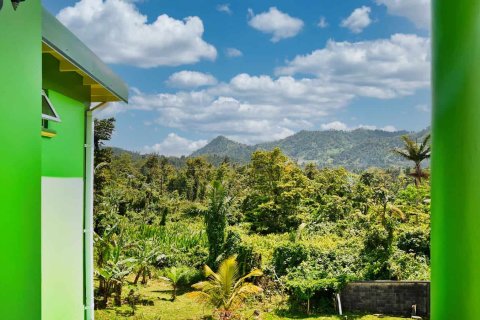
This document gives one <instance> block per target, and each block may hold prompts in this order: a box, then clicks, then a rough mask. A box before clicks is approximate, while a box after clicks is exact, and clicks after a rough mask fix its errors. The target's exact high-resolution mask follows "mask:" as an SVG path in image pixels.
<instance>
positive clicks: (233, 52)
mask: <svg viewBox="0 0 480 320" xmlns="http://www.w3.org/2000/svg"><path fill="white" fill-rule="evenodd" d="M225 54H226V55H227V57H230V58H237V57H241V56H243V52H242V51H240V50H238V49H236V48H227V50H225Z"/></svg>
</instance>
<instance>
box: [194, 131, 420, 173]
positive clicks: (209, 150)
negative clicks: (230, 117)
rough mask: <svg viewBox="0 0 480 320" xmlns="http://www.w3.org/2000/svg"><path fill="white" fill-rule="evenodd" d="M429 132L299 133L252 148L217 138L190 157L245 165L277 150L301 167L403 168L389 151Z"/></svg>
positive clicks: (405, 163) (402, 161)
mask: <svg viewBox="0 0 480 320" xmlns="http://www.w3.org/2000/svg"><path fill="white" fill-rule="evenodd" d="M428 131H429V130H428V128H427V129H425V130H422V131H420V132H417V133H415V132H413V133H411V132H407V131H395V132H389V131H384V130H379V129H377V130H369V129H367V128H358V129H355V130H352V131H336V130H327V131H308V130H302V131H299V132H297V133H295V134H293V135H291V136H289V137H286V138H284V139H281V140H276V141H272V142H265V143H259V144H256V145H253V146H250V145H246V144H243V143H240V142H236V141H234V140H231V139H229V138H227V137H225V136H223V135H219V136H217V137H216V138H214V139H213V140H212V141H210V142H209V143H208V144H207V145H206V146H204V147H203V148H200V149H198V150H197V151H195V152H194V153H192V154H191V156H192V157H197V156H206V157H207V158H215V159H217V160H218V159H224V158H229V159H230V160H231V161H233V162H239V163H247V162H248V161H249V160H250V158H251V154H252V152H254V151H256V150H271V149H273V148H275V147H279V148H280V149H281V150H282V151H283V152H284V153H285V154H286V155H288V156H289V157H290V158H292V159H294V160H296V161H297V162H299V163H300V164H302V163H307V162H315V163H317V164H318V165H319V166H344V167H347V168H350V169H364V168H368V167H384V168H385V167H394V166H406V165H408V163H407V162H406V161H405V160H403V159H401V158H400V157H398V156H396V155H395V154H394V153H393V152H391V150H392V149H393V148H395V147H400V146H401V145H402V141H401V139H400V137H401V136H402V135H404V134H412V135H413V136H414V137H417V136H423V135H424V134H425V133H426V132H428Z"/></svg>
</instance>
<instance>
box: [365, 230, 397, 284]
mask: <svg viewBox="0 0 480 320" xmlns="http://www.w3.org/2000/svg"><path fill="white" fill-rule="evenodd" d="M392 238H393V236H392V233H391V231H389V230H386V229H385V228H383V227H381V226H377V225H373V226H371V228H370V230H368V231H367V234H366V236H365V240H364V248H363V250H362V252H361V256H362V257H363V265H364V277H365V279H366V280H387V279H390V277H391V275H390V270H389V266H388V259H389V258H390V255H391V253H392Z"/></svg>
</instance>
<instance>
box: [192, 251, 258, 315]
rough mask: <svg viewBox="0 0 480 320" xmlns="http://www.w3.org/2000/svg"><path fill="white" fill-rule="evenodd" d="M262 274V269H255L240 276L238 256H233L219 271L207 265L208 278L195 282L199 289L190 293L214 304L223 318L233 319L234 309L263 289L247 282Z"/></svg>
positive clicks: (204, 301) (195, 287) (224, 262)
mask: <svg viewBox="0 0 480 320" xmlns="http://www.w3.org/2000/svg"><path fill="white" fill-rule="evenodd" d="M262 274H263V273H262V271H261V270H259V269H253V270H252V271H250V273H248V274H247V275H245V276H243V277H240V275H239V269H238V264H237V257H236V256H232V257H230V258H228V259H226V260H224V261H222V263H221V264H220V266H219V267H218V272H217V273H215V272H213V271H212V269H210V267H208V266H207V265H205V276H206V277H207V278H208V280H207V281H202V282H199V283H196V284H194V285H193V286H192V287H193V288H194V289H197V290H199V291H195V292H191V293H189V294H188V295H189V296H190V297H192V298H194V299H196V300H197V301H199V302H203V303H209V304H211V305H213V306H214V307H215V308H216V309H217V311H218V313H219V316H220V319H221V320H227V319H231V318H232V316H233V311H234V310H235V309H236V308H238V307H239V306H240V305H241V304H242V303H243V302H244V300H245V299H246V298H247V297H249V296H252V295H255V294H257V293H260V292H262V291H263V290H262V288H260V287H258V286H256V285H254V284H253V283H250V282H246V280H247V279H248V278H251V277H259V276H261V275H262Z"/></svg>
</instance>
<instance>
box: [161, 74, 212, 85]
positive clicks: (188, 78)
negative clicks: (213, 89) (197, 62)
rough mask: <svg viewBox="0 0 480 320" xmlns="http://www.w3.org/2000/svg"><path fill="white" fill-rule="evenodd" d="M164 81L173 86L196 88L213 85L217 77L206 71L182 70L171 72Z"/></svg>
mask: <svg viewBox="0 0 480 320" xmlns="http://www.w3.org/2000/svg"><path fill="white" fill-rule="evenodd" d="M166 82H167V84H168V85H169V86H171V87H174V88H196V87H203V86H212V85H215V84H217V79H215V77H214V76H212V75H211V74H208V73H202V72H197V71H187V70H184V71H179V72H176V73H174V74H172V75H171V76H170V77H169V78H168V80H167V81H166Z"/></svg>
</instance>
